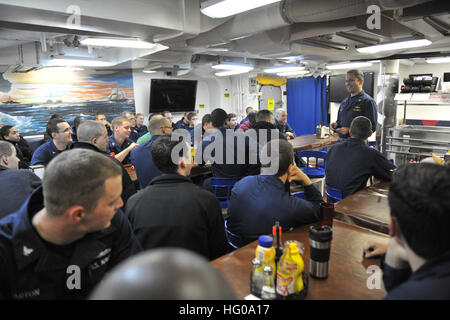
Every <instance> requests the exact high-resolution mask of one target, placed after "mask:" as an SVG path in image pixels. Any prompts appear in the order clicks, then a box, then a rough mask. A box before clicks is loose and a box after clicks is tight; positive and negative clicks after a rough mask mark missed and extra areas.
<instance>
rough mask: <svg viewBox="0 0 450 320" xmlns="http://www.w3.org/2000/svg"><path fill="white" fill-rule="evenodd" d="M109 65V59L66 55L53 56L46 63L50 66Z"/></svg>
mask: <svg viewBox="0 0 450 320" xmlns="http://www.w3.org/2000/svg"><path fill="white" fill-rule="evenodd" d="M111 65H112V64H111V63H110V62H109V61H103V60H98V59H91V58H83V57H66V56H61V57H54V58H52V59H51V60H50V61H49V63H48V66H52V67H78V66H79V67H109V66H111Z"/></svg>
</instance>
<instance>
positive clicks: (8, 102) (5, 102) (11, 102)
mask: <svg viewBox="0 0 450 320" xmlns="http://www.w3.org/2000/svg"><path fill="white" fill-rule="evenodd" d="M2 103H3V104H18V103H19V102H17V101H15V100H14V99H13V98H12V97H11V96H9V97H8V98H7V99H6V100H5V101H2Z"/></svg>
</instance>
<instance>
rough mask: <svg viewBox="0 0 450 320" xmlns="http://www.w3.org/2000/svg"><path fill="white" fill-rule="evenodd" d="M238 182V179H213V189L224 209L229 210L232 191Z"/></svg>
mask: <svg viewBox="0 0 450 320" xmlns="http://www.w3.org/2000/svg"><path fill="white" fill-rule="evenodd" d="M236 182H238V180H237V179H231V178H219V177H212V178H211V188H212V190H213V192H214V195H215V196H216V198H217V200H219V202H220V206H221V207H222V208H228V203H229V202H230V197H231V189H233V186H234V185H235V183H236Z"/></svg>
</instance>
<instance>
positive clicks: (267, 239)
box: [259, 236, 273, 248]
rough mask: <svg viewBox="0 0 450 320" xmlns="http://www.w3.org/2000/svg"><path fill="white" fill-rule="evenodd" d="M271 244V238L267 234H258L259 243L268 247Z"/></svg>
mask: <svg viewBox="0 0 450 320" xmlns="http://www.w3.org/2000/svg"><path fill="white" fill-rule="evenodd" d="M272 244H273V238H272V237H269V236H260V237H259V245H260V246H261V247H264V248H270V247H272Z"/></svg>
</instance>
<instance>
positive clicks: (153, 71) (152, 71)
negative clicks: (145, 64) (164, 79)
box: [142, 69, 157, 73]
mask: <svg viewBox="0 0 450 320" xmlns="http://www.w3.org/2000/svg"><path fill="white" fill-rule="evenodd" d="M142 72H143V73H156V72H157V71H156V70H146V69H144V70H142Z"/></svg>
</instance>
